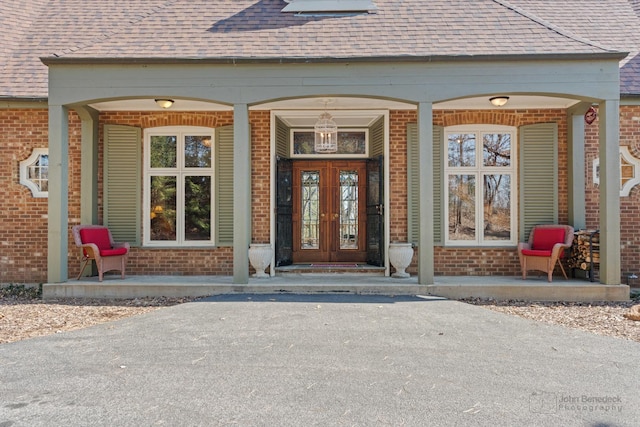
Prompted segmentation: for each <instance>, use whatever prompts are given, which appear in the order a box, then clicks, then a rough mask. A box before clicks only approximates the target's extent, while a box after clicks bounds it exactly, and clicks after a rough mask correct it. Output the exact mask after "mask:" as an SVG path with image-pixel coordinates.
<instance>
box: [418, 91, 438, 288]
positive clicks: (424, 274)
mask: <svg viewBox="0 0 640 427" xmlns="http://www.w3.org/2000/svg"><path fill="white" fill-rule="evenodd" d="M418 159H419V162H418V163H419V165H420V174H419V176H420V178H419V184H418V185H419V188H420V190H419V198H420V201H419V212H420V214H419V218H420V224H419V230H420V232H419V235H418V284H420V285H433V278H434V267H433V266H434V262H433V258H434V255H435V251H434V247H433V244H434V243H433V242H434V240H433V172H432V170H433V105H432V104H431V103H430V102H420V103H419V104H418Z"/></svg>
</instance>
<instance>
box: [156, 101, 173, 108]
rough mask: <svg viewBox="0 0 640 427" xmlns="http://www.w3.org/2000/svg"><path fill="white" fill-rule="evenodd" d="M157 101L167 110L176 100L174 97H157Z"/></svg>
mask: <svg viewBox="0 0 640 427" xmlns="http://www.w3.org/2000/svg"><path fill="white" fill-rule="evenodd" d="M155 101H156V104H158V106H159V107H160V108H164V109H165V110H166V109H167V108H171V106H172V105H173V102H174V101H173V99H156V100H155Z"/></svg>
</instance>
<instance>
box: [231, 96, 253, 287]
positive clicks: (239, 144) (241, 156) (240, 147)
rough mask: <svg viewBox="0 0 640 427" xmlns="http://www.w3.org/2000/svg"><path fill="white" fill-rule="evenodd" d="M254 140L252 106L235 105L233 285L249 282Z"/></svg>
mask: <svg viewBox="0 0 640 427" xmlns="http://www.w3.org/2000/svg"><path fill="white" fill-rule="evenodd" d="M250 243H251V141H250V133H249V107H248V105H247V104H235V105H234V106H233V283H235V284H248V283H249V244H250Z"/></svg>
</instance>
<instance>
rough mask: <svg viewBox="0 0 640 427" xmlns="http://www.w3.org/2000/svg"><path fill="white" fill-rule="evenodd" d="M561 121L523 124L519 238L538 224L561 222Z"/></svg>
mask: <svg viewBox="0 0 640 427" xmlns="http://www.w3.org/2000/svg"><path fill="white" fill-rule="evenodd" d="M557 154H558V125H557V124H556V123H540V124H535V125H528V126H522V127H521V128H520V240H521V241H522V240H526V239H527V238H528V236H529V232H530V231H531V228H532V227H533V226H534V225H536V224H555V223H557V222H558V155H557Z"/></svg>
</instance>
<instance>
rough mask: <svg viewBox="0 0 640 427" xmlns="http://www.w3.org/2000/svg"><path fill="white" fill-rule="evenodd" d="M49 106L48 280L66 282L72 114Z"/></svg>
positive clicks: (67, 273) (59, 107)
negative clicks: (70, 126)
mask: <svg viewBox="0 0 640 427" xmlns="http://www.w3.org/2000/svg"><path fill="white" fill-rule="evenodd" d="M68 113H69V112H68V109H67V107H64V106H61V105H49V200H48V203H49V223H48V236H47V247H48V252H47V281H48V282H49V283H62V282H66V281H67V279H68V278H69V272H68V267H67V258H68V235H69V231H68V228H69V172H68V171H69V115H68Z"/></svg>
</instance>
